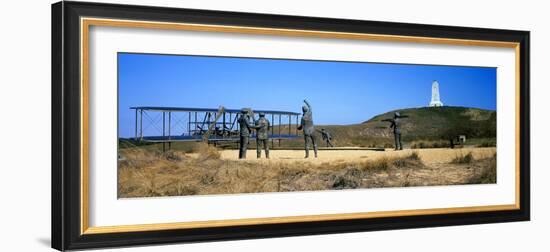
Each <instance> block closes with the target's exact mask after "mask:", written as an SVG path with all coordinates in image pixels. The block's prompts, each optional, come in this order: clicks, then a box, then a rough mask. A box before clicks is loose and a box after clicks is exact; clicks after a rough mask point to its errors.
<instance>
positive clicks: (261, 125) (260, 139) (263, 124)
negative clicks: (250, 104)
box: [254, 112, 270, 159]
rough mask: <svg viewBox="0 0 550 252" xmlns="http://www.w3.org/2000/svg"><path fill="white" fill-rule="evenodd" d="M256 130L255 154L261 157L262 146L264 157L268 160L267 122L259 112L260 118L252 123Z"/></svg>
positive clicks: (262, 113)
mask: <svg viewBox="0 0 550 252" xmlns="http://www.w3.org/2000/svg"><path fill="white" fill-rule="evenodd" d="M254 124H255V125H254V128H255V129H256V154H257V157H258V158H260V157H261V156H262V148H261V146H262V144H263V145H264V149H265V157H266V158H268V159H269V127H270V125H269V121H268V120H267V119H266V118H265V113H264V112H260V118H259V119H258V120H256V122H255V123H254Z"/></svg>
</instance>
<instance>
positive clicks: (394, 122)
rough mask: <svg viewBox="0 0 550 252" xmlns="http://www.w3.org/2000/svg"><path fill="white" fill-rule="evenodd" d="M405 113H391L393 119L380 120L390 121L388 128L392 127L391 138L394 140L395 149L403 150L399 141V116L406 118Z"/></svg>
mask: <svg viewBox="0 0 550 252" xmlns="http://www.w3.org/2000/svg"><path fill="white" fill-rule="evenodd" d="M407 117H408V116H406V115H401V114H399V112H395V113H394V114H393V119H384V120H382V121H385V122H390V123H391V125H390V128H392V129H393V138H394V141H395V150H403V143H402V142H401V120H400V119H401V118H407Z"/></svg>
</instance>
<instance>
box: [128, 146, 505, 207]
mask: <svg viewBox="0 0 550 252" xmlns="http://www.w3.org/2000/svg"><path fill="white" fill-rule="evenodd" d="M192 151H193V152H196V153H185V152H181V151H179V152H177V151H172V152H167V153H161V152H158V151H152V150H144V149H140V148H128V149H124V150H121V155H122V156H123V160H121V161H119V168H118V181H119V183H118V194H119V197H121V198H126V197H152V196H176V195H197V194H200V195H204V194H233V193H257V192H285V191H311V190H335V189H353V188H374V187H403V186H425V185H449V184H468V183H494V182H491V181H493V180H491V179H492V178H493V177H494V178H495V180H496V168H495V170H494V175H493V174H492V173H491V171H492V170H491V169H489V168H484V167H485V166H486V165H487V164H490V162H489V161H485V159H483V162H479V164H478V162H477V160H473V161H472V163H470V164H454V163H445V164H440V165H439V166H438V167H433V166H432V167H430V166H429V165H427V164H425V163H424V162H423V158H422V155H421V154H419V153H418V152H416V151H412V152H401V153H402V154H401V155H382V154H384V153H382V154H379V156H378V157H377V158H371V159H349V160H348V159H336V160H334V159H333V160H330V161H317V162H311V161H309V160H303V159H302V160H291V161H283V160H281V161H277V160H270V161H266V160H245V161H243V160H231V159H223V157H222V155H221V154H220V151H218V150H217V149H216V148H215V147H212V146H208V145H206V144H204V145H198V146H197V147H196V148H194V149H193V150H192ZM390 153H391V152H388V154H390ZM472 164H473V166H475V167H474V169H471V168H467V167H466V165H470V166H472ZM494 164H495V167H496V162H494Z"/></svg>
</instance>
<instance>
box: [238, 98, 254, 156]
mask: <svg viewBox="0 0 550 252" xmlns="http://www.w3.org/2000/svg"><path fill="white" fill-rule="evenodd" d="M249 121H250V115H249V114H248V110H247V109H242V110H241V116H240V117H239V120H238V122H239V126H240V131H239V136H240V139H239V159H246V151H247V149H248V141H249V138H250V128H252V127H251V126H250V124H249Z"/></svg>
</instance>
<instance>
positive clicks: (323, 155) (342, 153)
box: [220, 147, 496, 164]
mask: <svg viewBox="0 0 550 252" xmlns="http://www.w3.org/2000/svg"><path fill="white" fill-rule="evenodd" d="M413 151H416V152H417V153H418V154H419V155H420V158H421V159H422V161H423V162H424V163H426V164H439V163H448V162H450V161H451V160H452V159H454V158H455V157H456V156H457V155H461V154H464V155H465V154H467V153H469V152H471V153H472V155H473V156H474V158H475V159H482V158H487V157H491V156H492V155H493V154H494V153H495V152H496V148H495V147H488V148H462V149H415V150H410V149H409V150H402V151H394V150H392V149H387V150H386V151H370V150H319V156H318V158H316V159H314V158H311V156H313V151H310V158H309V160H308V161H310V162H313V163H323V162H344V161H346V162H353V161H361V160H370V159H378V158H382V157H387V158H393V157H405V156H408V155H410V154H411V153H412V152H413ZM220 153H221V158H222V159H225V160H238V150H223V151H220ZM264 155H265V154H264V153H263V152H262V158H261V159H257V158H256V150H249V151H248V152H247V157H248V158H247V159H246V162H294V161H303V160H304V155H305V152H304V151H303V150H271V151H270V156H271V159H270V160H266V159H265V156H264Z"/></svg>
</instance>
